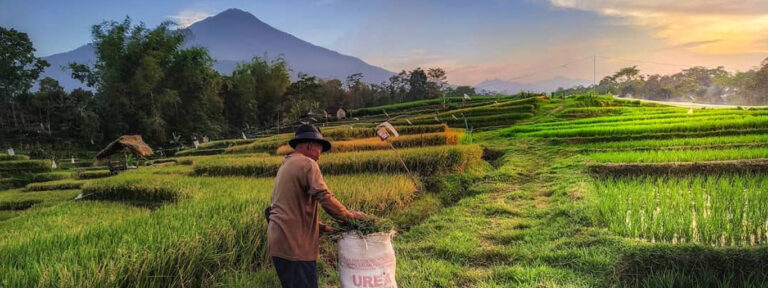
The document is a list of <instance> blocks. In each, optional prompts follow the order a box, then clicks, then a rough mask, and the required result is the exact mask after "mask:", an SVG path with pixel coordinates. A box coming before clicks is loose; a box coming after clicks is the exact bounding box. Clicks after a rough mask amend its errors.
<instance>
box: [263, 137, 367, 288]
mask: <svg viewBox="0 0 768 288" xmlns="http://www.w3.org/2000/svg"><path fill="white" fill-rule="evenodd" d="M288 144H289V145H291V147H293V149H294V150H295V152H293V153H291V154H289V155H288V156H286V157H285V160H283V164H281V165H280V169H278V171H277V177H276V178H275V188H274V190H273V192H272V204H271V205H270V206H269V208H267V211H265V213H266V214H267V221H268V222H269V224H268V228H267V243H268V246H269V254H270V256H271V257H272V264H273V265H274V266H275V270H276V271H277V276H278V278H280V283H281V284H282V286H283V288H298V287H302V288H303V287H317V265H316V260H317V256H318V254H319V243H318V242H319V238H320V232H321V231H322V232H332V231H333V228H331V227H330V226H326V225H323V224H322V223H320V221H319V217H318V216H319V215H318V209H317V204H318V203H319V204H320V205H321V206H322V207H323V210H325V212H326V213H328V215H330V216H332V217H333V218H335V219H338V220H341V221H346V220H348V219H353V218H361V217H364V216H365V214H364V213H362V212H350V211H348V210H347V208H345V207H344V205H342V204H341V203H340V202H339V201H338V200H336V197H334V196H333V193H331V191H328V186H326V184H325V181H324V180H323V174H322V173H321V172H320V167H319V166H318V165H317V160H318V159H319V158H320V154H321V153H322V152H326V151H328V150H330V149H331V143H330V142H328V141H327V140H325V139H323V135H322V134H321V133H320V130H319V129H317V128H316V127H315V126H313V125H301V126H299V127H298V128H296V135H295V137H294V139H292V140H290V141H289V142H288Z"/></svg>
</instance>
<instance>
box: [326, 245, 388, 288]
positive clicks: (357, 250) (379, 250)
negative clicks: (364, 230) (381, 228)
mask: <svg viewBox="0 0 768 288" xmlns="http://www.w3.org/2000/svg"><path fill="white" fill-rule="evenodd" d="M393 235H394V232H389V233H374V234H369V235H365V236H362V237H361V236H360V235H358V234H356V233H352V232H348V233H345V234H344V235H342V237H341V239H340V240H339V276H340V277H339V278H340V280H341V287H342V288H362V287H365V288H371V287H373V288H397V283H396V282H395V268H396V260H395V250H394V249H393V248H392V236H393Z"/></svg>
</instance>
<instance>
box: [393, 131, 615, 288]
mask: <svg viewBox="0 0 768 288" xmlns="http://www.w3.org/2000/svg"><path fill="white" fill-rule="evenodd" d="M508 149H509V150H508V152H507V156H506V157H505V163H504V165H502V166H501V167H500V168H499V169H498V170H497V171H496V172H495V173H492V175H489V176H488V177H486V179H485V180H484V181H482V182H481V183H479V184H477V185H476V187H474V189H477V190H478V191H479V194H477V195H476V196H472V197H469V198H466V199H464V200H462V201H460V202H459V203H458V204H457V205H455V206H453V207H450V208H447V209H444V210H442V211H441V212H440V213H438V214H437V215H435V216H433V217H431V218H430V219H428V220H427V221H425V222H424V223H422V224H421V225H419V226H417V227H414V228H413V229H411V231H409V232H407V233H404V234H403V235H400V236H399V237H397V238H396V240H395V246H396V250H397V253H398V281H399V283H398V284H399V285H400V286H402V287H594V286H604V283H601V281H603V279H606V278H608V274H610V273H611V269H612V268H611V267H612V265H613V264H612V261H613V259H611V258H610V257H607V256H606V255H604V254H605V251H590V246H591V245H590V244H589V243H592V242H594V241H609V240H607V239H600V237H601V236H597V235H600V233H593V232H594V231H592V229H593V228H588V227H582V226H581V225H579V224H578V218H579V217H580V216H578V215H575V214H572V213H573V211H571V210H578V209H576V208H574V207H569V205H574V204H573V203H574V202H575V201H572V198H571V197H579V196H578V195H583V194H580V193H583V191H578V189H579V188H580V187H581V188H583V186H584V185H581V184H580V183H579V182H578V181H577V177H572V176H569V175H568V174H569V172H568V171H573V170H574V169H573V168H571V167H566V168H565V169H562V167H558V165H562V161H560V162H559V161H558V160H557V157H558V153H557V152H556V151H551V150H547V149H546V148H537V147H534V146H527V145H524V146H514V147H509V148H508ZM571 182H573V183H571ZM574 187H575V188H576V189H575V190H574V189H573V188H574ZM555 193H558V195H560V196H562V197H553V195H554V194H555ZM574 195H576V196H574ZM556 198H557V199H556ZM584 243H587V244H584ZM595 276H597V277H595Z"/></svg>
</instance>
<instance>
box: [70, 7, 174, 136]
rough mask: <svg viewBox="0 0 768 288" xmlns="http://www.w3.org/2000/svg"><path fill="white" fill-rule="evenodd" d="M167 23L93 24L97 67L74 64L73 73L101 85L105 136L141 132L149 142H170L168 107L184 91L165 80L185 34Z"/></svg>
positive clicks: (94, 85) (100, 109) (99, 98)
mask: <svg viewBox="0 0 768 288" xmlns="http://www.w3.org/2000/svg"><path fill="white" fill-rule="evenodd" d="M172 25H173V24H172V23H171V22H163V23H161V24H160V25H159V26H158V27H156V28H155V29H148V28H146V27H145V26H144V24H143V23H142V24H139V25H137V26H132V25H131V20H130V18H126V19H125V20H124V21H123V22H122V23H118V22H114V21H112V22H104V23H102V24H100V25H94V26H93V28H92V31H91V33H92V36H93V40H94V46H95V50H96V51H95V52H96V62H95V64H94V66H93V67H89V66H86V65H84V64H77V63H72V64H70V68H71V69H72V71H73V77H75V78H76V79H79V80H81V81H83V82H85V83H87V84H88V85H89V86H92V87H96V88H97V95H96V101H97V105H98V106H99V109H98V111H99V116H100V117H101V118H102V119H109V121H103V122H102V125H101V126H102V129H101V130H102V131H103V132H104V137H106V139H102V140H103V141H109V140H111V139H114V138H117V137H118V136H120V135H122V134H141V135H143V136H144V139H145V140H147V141H148V142H150V143H155V144H159V143H165V142H167V140H168V139H169V138H168V136H169V135H170V134H171V132H172V130H173V128H175V127H170V126H169V125H168V121H167V120H168V118H169V117H168V115H167V114H165V113H164V112H165V108H166V107H168V106H169V105H173V104H174V103H178V102H179V93H178V91H177V90H176V89H175V88H174V87H170V86H169V85H168V84H169V83H170V82H171V81H166V80H167V76H169V75H170V74H169V70H170V67H171V66H172V65H173V63H174V59H175V58H176V56H177V55H178V53H179V51H180V50H181V45H182V43H183V42H184V38H185V35H184V33H183V31H181V30H172V29H170V28H171V26H172Z"/></svg>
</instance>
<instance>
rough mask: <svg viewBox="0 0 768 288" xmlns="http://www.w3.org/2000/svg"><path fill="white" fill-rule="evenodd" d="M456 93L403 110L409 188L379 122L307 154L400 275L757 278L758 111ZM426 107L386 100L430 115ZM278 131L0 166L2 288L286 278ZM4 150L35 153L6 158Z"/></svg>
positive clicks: (665, 283)
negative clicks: (386, 229)
mask: <svg viewBox="0 0 768 288" xmlns="http://www.w3.org/2000/svg"><path fill="white" fill-rule="evenodd" d="M460 99H461V98H459V99H456V100H455V101H458V102H453V103H449V104H450V105H448V106H449V107H448V108H447V109H450V110H443V111H439V112H438V113H442V114H438V116H439V118H440V120H442V121H444V122H445V123H441V124H434V125H407V124H402V123H400V122H398V121H402V119H401V118H402V117H399V118H395V120H394V123H395V124H398V125H397V128H398V130H399V131H400V132H401V134H402V136H401V137H399V138H393V139H392V140H391V141H392V143H393V144H394V145H395V146H396V147H398V149H399V150H398V151H399V154H400V155H401V156H402V157H403V160H404V161H405V163H406V164H407V165H408V167H409V168H410V171H411V172H413V173H414V176H416V183H414V182H413V181H412V179H411V177H409V176H408V175H406V174H405V170H404V169H403V168H402V165H401V164H400V162H399V160H398V159H397V154H395V152H394V151H392V150H391V148H389V145H388V143H386V142H381V141H380V140H378V139H377V138H373V137H375V136H376V135H375V130H374V129H373V123H374V122H376V121H379V120H383V119H385V117H381V116H377V115H374V116H371V117H367V119H365V118H366V116H361V117H363V118H364V119H361V121H360V123H362V122H366V123H367V124H355V123H358V122H357V121H351V120H348V121H339V122H330V123H329V124H330V125H340V126H334V127H321V129H322V131H323V133H324V134H325V136H326V137H327V138H328V139H330V140H331V141H332V142H333V143H334V146H336V150H335V151H333V153H328V154H324V155H322V157H321V159H320V161H319V162H318V164H319V165H320V167H321V169H322V170H323V171H324V173H325V175H326V176H325V178H326V181H327V182H328V185H329V187H330V189H331V191H333V193H334V194H335V195H336V196H337V197H339V199H340V200H341V201H342V202H343V203H345V204H347V205H348V207H349V208H350V209H353V210H361V211H365V212H367V213H369V214H372V215H375V216H377V217H382V218H384V219H385V220H386V221H391V222H392V223H394V225H395V227H397V230H398V235H397V236H396V237H395V238H394V247H395V251H396V253H397V260H398V262H397V281H398V285H399V286H400V287H487V288H490V287H733V286H736V287H762V286H765V283H768V272H766V271H765V268H764V267H768V222H766V219H768V214H766V213H768V212H766V211H768V209H766V206H765V205H766V204H765V203H768V199H765V198H766V197H768V196H767V195H768V194H766V193H764V192H765V191H766V190H768V177H766V176H765V175H766V174H765V173H766V172H768V152H767V151H768V144H765V143H768V142H767V141H766V140H768V136H767V135H768V128H766V127H768V126H766V125H765V124H768V122H766V123H763V122H765V121H766V119H768V118H767V116H768V114H765V111H764V110H741V109H694V110H693V114H692V115H691V114H688V111H689V109H687V108H677V107H665V106H661V105H657V104H652V105H651V104H645V103H641V102H638V101H626V100H617V99H613V98H611V97H605V96H598V97H592V96H590V95H579V96H574V97H569V98H566V99H550V98H546V97H535V98H526V99H522V100H513V99H514V97H512V98H509V99H499V100H491V101H487V102H482V103H480V102H481V101H479V99H477V97H475V98H473V100H472V102H469V103H464V102H463V100H460ZM489 99H490V98H489ZM482 100H483V101H486V100H487V99H482ZM429 101H433V102H434V100H429ZM452 101H453V100H452ZM492 101H498V102H499V103H498V104H491V103H492ZM433 102H428V101H427V102H419V103H403V104H398V105H393V106H388V107H389V108H387V112H388V113H389V112H392V115H396V114H400V115H404V114H407V115H409V116H407V117H409V119H410V120H412V121H413V120H414V119H426V121H434V119H433V117H434V116H435V108H436V107H437V106H438V105H439V104H442V102H439V103H433ZM462 106H464V107H462ZM392 107H396V108H392ZM374 108H375V109H371V110H370V113H379V112H376V111H378V110H376V109H382V107H374ZM390 109H392V110H390ZM523 110H524V111H525V112H519V111H523ZM381 111H382V112H383V110H381ZM504 111H506V112H504ZM510 111H512V112H510ZM455 113H464V116H466V117H467V120H468V122H470V123H469V125H470V126H472V127H473V128H482V129H492V127H496V126H499V127H500V129H498V130H493V131H487V132H476V131H479V130H482V129H479V130H475V132H476V133H469V132H464V131H459V129H455V128H449V126H447V125H445V124H448V125H453V126H456V127H459V126H460V127H464V122H463V118H462V117H459V116H460V115H455ZM520 113H522V114H525V116H524V117H522V118H518V117H517V116H513V115H518V114H520ZM451 114H454V115H455V116H457V118H459V119H460V121H461V122H458V121H456V122H455V123H454V122H452V121H453V119H452V117H451V116H450V115H451ZM353 115H354V114H353ZM355 117H357V116H355ZM426 123H432V122H426ZM511 123H516V124H511ZM461 130H463V129H461ZM462 132H464V133H462ZM290 138H292V135H291V134H290V133H285V134H280V135H274V136H269V137H263V138H257V139H247V140H241V139H228V140H219V141H213V142H209V143H205V144H208V145H206V146H202V145H201V147H200V148H199V149H189V150H187V152H182V153H180V155H177V157H173V158H165V159H157V160H153V162H154V163H161V162H164V163H163V164H162V165H158V166H151V167H141V168H140V169H135V170H128V171H123V172H121V173H119V174H118V175H109V174H108V173H105V171H103V169H104V168H103V167H94V168H87V169H91V170H86V169H81V170H76V171H78V172H79V173H78V172H75V169H53V170H52V169H51V168H50V163H48V166H46V167H45V169H42V166H41V169H40V170H34V169H31V170H27V171H24V172H23V173H17V172H16V171H15V170H14V173H13V174H9V175H7V176H6V175H5V174H3V175H2V176H0V178H2V179H0V186H3V185H6V186H3V187H4V188H0V189H6V188H10V189H7V190H0V263H1V264H0V287H3V288H4V287H30V286H31V287H83V286H87V287H115V286H119V287H125V286H131V287H278V285H279V284H278V280H277V277H276V275H275V273H274V269H273V268H272V267H271V266H270V265H269V264H268V261H267V259H266V258H267V257H266V250H265V249H266V247H265V243H266V242H265V237H266V222H265V221H264V219H263V213H262V212H263V209H264V207H265V206H266V205H268V202H269V197H270V195H271V191H272V188H273V187H272V186H273V177H274V174H275V173H276V171H277V169H278V167H279V165H280V163H281V162H282V161H283V159H284V157H283V156H275V154H285V153H287V152H289V151H290V149H288V148H286V146H285V144H286V142H287V140H288V139H290ZM445 144H449V145H445ZM222 151H223V152H224V153H222V154H218V155H200V154H208V153H219V152H222ZM14 161H22V162H25V163H30V162H27V161H31V162H34V163H36V162H35V161H39V160H29V159H7V160H3V161H0V163H9V162H14ZM42 161H46V160H42ZM678 161H689V162H678ZM11 165H22V166H23V165H32V166H34V164H11ZM38 165H39V164H38ZM9 167H10V166H9ZM20 167H21V166H20ZM0 174H2V171H0ZM90 174H92V175H90ZM88 176H93V177H98V176H109V177H103V178H99V179H92V180H90V179H89V180H79V178H88ZM33 182H35V183H33ZM24 185H26V186H24ZM417 187H420V188H423V189H421V190H419V189H417ZM78 195H81V196H82V199H81V200H74V198H75V196H78ZM321 217H322V220H323V221H324V222H327V223H332V220H331V219H329V218H328V216H327V215H325V214H324V212H321ZM321 239H322V241H321V253H320V258H319V260H318V268H319V273H320V284H321V287H325V288H331V287H338V285H339V279H338V271H337V268H336V265H337V254H336V253H337V251H336V249H337V247H336V245H335V243H334V241H333V240H331V239H329V238H326V237H323V238H321Z"/></svg>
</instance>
